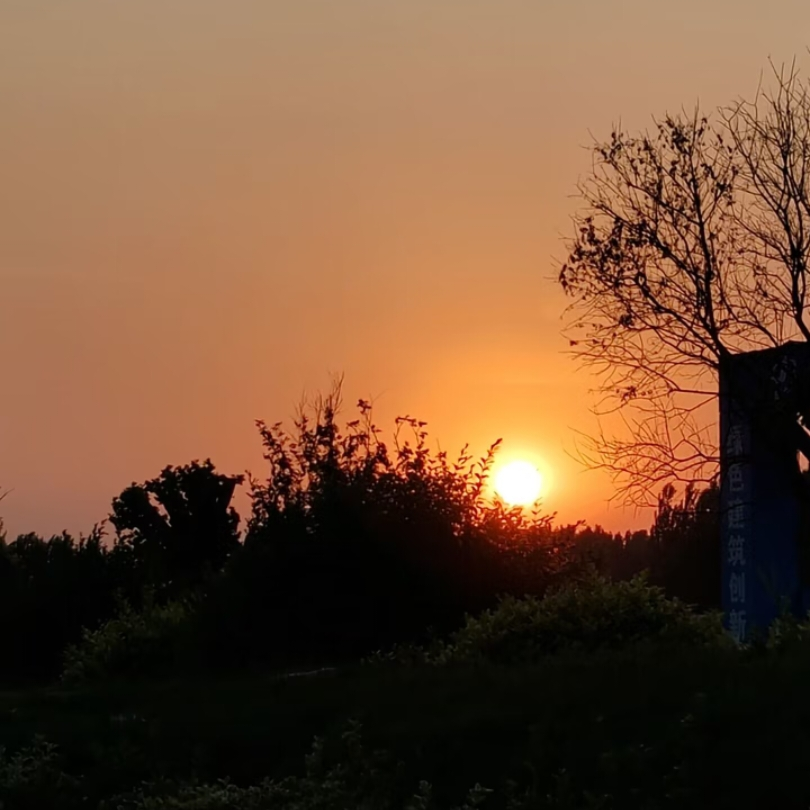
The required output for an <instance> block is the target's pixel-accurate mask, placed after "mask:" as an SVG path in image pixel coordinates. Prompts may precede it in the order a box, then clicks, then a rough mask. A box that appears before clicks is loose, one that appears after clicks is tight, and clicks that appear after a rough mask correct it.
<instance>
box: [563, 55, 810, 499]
mask: <svg viewBox="0 0 810 810" xmlns="http://www.w3.org/2000/svg"><path fill="white" fill-rule="evenodd" d="M770 85H771V86H772V88H773V89H771V90H768V89H763V86H762V85H761V86H760V88H759V90H758V91H757V93H756V94H755V95H754V97H753V100H751V101H746V100H738V101H736V102H734V103H732V104H730V105H728V106H726V107H722V108H720V109H718V110H717V111H716V112H715V113H714V114H713V115H705V114H703V113H702V112H701V111H700V109H699V108H697V107H696V108H695V109H694V111H691V112H686V111H681V112H679V113H678V114H676V115H666V116H664V118H663V119H661V120H655V121H654V125H653V127H652V128H651V130H649V131H644V132H639V133H635V134H633V133H628V132H625V131H623V130H622V129H621V128H615V129H614V131H613V132H611V134H610V137H609V138H608V139H607V140H606V141H603V142H599V141H596V142H595V143H594V144H593V147H592V149H593V164H592V169H591V171H590V173H589V175H588V177H587V178H586V179H585V181H584V182H582V183H581V184H580V185H579V196H580V200H581V207H580V210H579V212H578V213H577V215H576V216H575V218H574V236H573V238H571V239H570V240H569V241H568V243H567V250H568V258H567V259H566V261H565V262H564V263H563V265H562V266H561V268H560V271H559V282H560V284H561V285H562V287H563V289H564V290H565V291H566V293H567V294H568V295H569V296H570V297H571V298H572V303H571V305H570V306H569V308H568V310H567V317H568V322H567V325H566V329H567V334H568V336H569V338H570V347H571V351H572V353H573V354H574V355H575V356H576V357H577V358H578V359H579V360H580V361H581V362H582V363H583V364H584V365H585V366H587V367H589V368H590V369H591V370H592V371H593V372H594V373H595V374H596V376H597V378H598V380H599V384H598V388H597V393H598V402H597V405H596V408H595V412H596V413H597V415H600V416H601V415H604V414H606V413H610V412H618V413H620V414H621V416H622V420H623V425H624V428H625V431H624V434H623V435H622V436H611V435H606V434H605V433H603V432H601V429H600V432H598V433H597V434H596V435H593V436H588V437H586V448H585V450H584V451H583V453H582V456H581V460H582V461H583V463H585V464H587V465H588V466H592V467H597V468H602V469H605V470H607V471H608V472H609V473H610V474H611V475H612V476H613V478H614V481H615V483H616V486H617V497H618V498H619V499H620V500H621V501H623V502H625V503H628V504H633V505H642V504H643V505H654V504H655V503H656V500H657V495H658V491H659V490H660V488H661V486H662V485H663V484H665V483H667V482H672V481H690V480H697V481H710V480H711V479H712V477H713V476H714V475H715V474H716V471H717V464H718V450H717V430H716V416H717V414H716V410H717V408H716V401H715V400H716V391H717V373H718V368H719V364H720V361H721V358H723V357H724V356H727V355H729V354H734V353H738V352H743V351H749V350H754V349H762V348H767V347H773V346H780V345H782V344H784V343H786V342H787V341H790V340H810V325H809V324H808V321H807V312H806V309H807V304H808V302H807V282H808V258H809V257H810V92H808V84H807V82H806V81H805V80H803V79H802V78H801V77H800V76H799V75H798V72H797V70H796V67H795V64H792V65H790V66H782V67H780V68H777V67H775V66H774V65H771V76H770Z"/></svg>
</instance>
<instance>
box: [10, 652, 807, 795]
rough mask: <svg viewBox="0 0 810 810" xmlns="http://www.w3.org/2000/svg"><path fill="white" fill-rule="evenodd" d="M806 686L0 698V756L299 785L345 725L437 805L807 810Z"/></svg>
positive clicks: (111, 771) (608, 683)
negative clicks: (515, 801) (565, 797)
mask: <svg viewBox="0 0 810 810" xmlns="http://www.w3.org/2000/svg"><path fill="white" fill-rule="evenodd" d="M809 682H810V661H807V660H805V659H804V658H797V657H786V656H782V657H779V656H775V655H770V656H764V655H763V656H744V655H742V654H740V653H737V652H730V651H721V650H691V651H688V652H684V653H683V654H677V653H673V652H672V651H670V652H669V653H668V654H667V655H662V654H660V652H658V651H656V649H653V648H643V647H640V648H636V649H632V650H625V651H621V652H614V653H600V654H590V655H579V656H572V655H562V656H558V657H555V658H553V659H550V660H549V661H548V662H547V663H545V664H543V665H535V666H519V667H518V666H514V667H508V668H506V667H502V668H497V667H477V668H474V667H456V668H452V667H449V668H429V667H414V668H403V667H389V668H375V667H355V668H348V669H344V670H341V671H339V672H336V673H325V674H322V675H318V676H315V677H301V678H292V679H279V678H277V677H273V676H270V675H266V674H256V673H254V674H252V675H249V676H242V677H239V678H222V679H218V680H210V679H202V678H201V679H199V680H196V681H195V680H188V679H184V680H182V681H172V680H162V681H153V682H138V681H119V682H112V683H107V684H104V685H101V686H93V687H85V688H81V689H79V688H76V689H67V688H51V689H41V690H34V691H27V692H12V693H0V744H3V745H7V746H9V747H12V748H13V747H15V746H18V745H20V744H22V743H23V742H25V741H28V740H30V739H31V737H32V736H33V735H37V734H39V735H43V736H44V737H45V738H46V739H48V740H49V741H52V742H54V743H56V744H57V745H58V746H59V747H60V750H61V751H62V752H63V753H64V755H65V769H66V770H67V771H68V772H70V773H76V774H81V775H82V776H83V777H84V779H85V780H86V781H87V783H88V784H90V785H92V786H93V787H94V790H95V791H97V792H98V793H99V794H100V795H102V794H103V795H108V794H111V793H113V792H115V791H118V790H123V789H126V788H128V787H129V786H131V785H132V784H134V783H135V782H137V781H138V780H140V779H147V778H156V777H159V776H171V777H176V778H188V777H190V776H193V775H196V776H198V777H200V778H201V779H204V780H213V779H216V778H220V777H225V776H228V777H230V778H232V779H233V781H235V782H236V783H241V784H247V783H252V782H256V781H258V780H260V779H262V778H264V777H267V776H270V777H281V776H286V775H289V774H292V773H299V772H301V770H302V766H303V760H304V755H305V754H306V753H307V751H308V750H309V748H310V745H311V743H312V739H313V737H315V736H316V735H324V736H325V737H326V738H327V740H329V739H335V738H336V737H337V736H338V735H339V733H340V731H341V730H342V729H343V728H344V727H345V724H346V722H347V721H348V720H350V719H356V720H358V721H360V722H361V723H362V724H363V729H364V739H365V740H366V742H367V744H368V745H369V747H371V748H384V749H386V750H388V751H390V752H391V753H392V754H393V755H394V757H395V758H397V759H400V760H402V761H403V763H404V767H405V771H406V773H407V775H408V776H409V777H410V778H412V779H413V781H414V784H416V782H417V781H418V780H420V779H425V780H427V781H429V782H431V783H433V785H434V789H435V793H436V796H437V798H438V799H440V800H442V801H446V802H447V804H448V805H449V803H450V802H451V801H458V799H459V797H460V796H462V795H463V793H464V792H465V791H466V790H467V789H468V788H469V787H470V786H471V785H472V784H474V783H476V782H480V783H481V784H483V785H486V786H487V787H493V788H501V787H502V786H503V785H504V784H505V782H506V781H507V780H508V779H516V780H518V781H519V782H521V783H522V784H525V785H528V786H531V785H534V789H535V791H536V793H537V795H538V796H546V795H547V794H554V793H555V791H557V792H559V791H560V790H564V789H565V787H564V784H567V783H568V782H570V783H571V784H573V785H575V786H576V789H577V790H578V791H591V792H593V793H595V794H596V795H609V796H611V797H614V798H613V801H614V802H615V806H617V807H622V808H625V807H626V808H632V807H639V808H641V807H650V806H656V807H657V806H662V807H663V806H667V807H669V806H673V807H675V806H684V807H686V806H689V807H695V806H706V807H709V806H711V807H712V808H724V807H729V808H731V807H735V808H747V807H752V808H753V807H766V806H779V807H780V809H781V810H784V809H785V808H792V807H797V808H798V807H802V808H804V810H806V807H807V805H808V803H810V777H808V778H805V771H806V768H807V764H808V763H810V691H808V688H807V684H808V683H809ZM561 784H562V785H563V787H561ZM679 791H680V792H683V791H687V793H688V796H687V794H684V795H685V796H686V798H683V802H684V803H683V804H678V801H680V800H679V799H678V796H679V795H680V793H679ZM645 797H646V798H645ZM652 799H655V801H658V802H659V804H645V803H644V802H645V801H649V800H652ZM687 799H688V800H687ZM661 802H663V804H660V803H661ZM538 806H540V805H538ZM543 806H545V805H543ZM549 806H552V805H549ZM558 806H563V805H559V804H558ZM565 806H568V805H565ZM571 806H574V805H571ZM583 806H584V805H583ZM611 806H614V805H611Z"/></svg>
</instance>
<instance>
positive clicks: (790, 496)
mask: <svg viewBox="0 0 810 810" xmlns="http://www.w3.org/2000/svg"><path fill="white" fill-rule="evenodd" d="M809 382H810V344H807V343H788V344H786V345H784V346H781V347H779V348H775V349H765V350H762V351H756V352H747V353H745V354H738V355H734V356H732V357H728V358H725V359H724V361H723V363H721V367H720V476H721V481H720V504H721V514H720V520H721V553H722V560H721V571H722V577H723V581H722V600H723V615H724V620H725V626H726V628H727V629H728V631H729V633H730V634H731V635H732V636H733V637H734V638H735V639H736V640H737V641H740V642H744V641H748V640H750V639H751V637H752V635H753V634H756V633H759V634H762V633H765V632H766V631H767V629H768V627H769V626H770V624H771V623H772V622H773V620H774V619H775V618H776V617H777V616H779V615H780V614H781V613H783V612H791V613H793V614H794V615H798V616H801V615H803V614H804V613H805V612H806V610H807V605H810V592H809V591H808V588H807V583H805V582H803V581H802V576H801V572H800V554H799V546H800V543H801V542H803V540H804V538H803V533H806V528H804V526H806V523H805V524H803V510H806V509H807V507H808V499H807V496H806V494H804V493H805V492H806V491H807V490H806V487H805V488H803V485H802V477H801V473H800V468H799V460H798V453H799V450H800V445H801V444H802V443H801V441H800V438H801V437H800V436H799V432H800V431H801V430H802V429H801V428H800V427H799V414H800V413H801V412H806V411H807V406H808V404H810V402H805V399H806V398H807V392H808V389H810V385H809V384H808V383H809ZM801 449H805V451H806V446H805V445H802V446H801ZM807 514H808V513H807V512H806V511H805V512H804V516H806V515H807Z"/></svg>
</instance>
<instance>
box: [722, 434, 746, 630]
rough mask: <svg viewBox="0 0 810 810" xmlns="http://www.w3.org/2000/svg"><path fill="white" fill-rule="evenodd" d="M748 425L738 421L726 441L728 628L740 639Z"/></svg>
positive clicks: (743, 601)
mask: <svg viewBox="0 0 810 810" xmlns="http://www.w3.org/2000/svg"><path fill="white" fill-rule="evenodd" d="M749 443H750V436H749V435H748V430H747V425H745V424H744V423H742V422H737V423H735V424H732V425H731V426H730V427H729V430H728V435H727V437H726V443H725V448H724V450H725V456H726V459H727V466H726V481H725V486H726V492H727V500H726V506H727V508H726V511H725V516H724V519H725V527H724V528H725V532H724V535H725V538H726V543H725V560H724V562H725V565H724V579H725V581H724V583H723V585H724V589H725V591H726V594H725V596H726V599H725V602H726V604H727V605H728V611H727V617H728V629H729V631H730V633H731V635H732V636H733V637H734V639H735V640H736V641H738V642H741V641H744V640H745V638H746V630H747V621H748V610H747V601H746V576H747V574H748V557H749V556H750V555H749V554H748V540H749V537H748V533H749V528H750V505H751V492H750V487H749V480H750V479H749V476H748V475H747V470H746V461H745V457H746V455H747V454H748V452H749Z"/></svg>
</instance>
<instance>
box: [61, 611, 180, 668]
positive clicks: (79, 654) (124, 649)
mask: <svg viewBox="0 0 810 810" xmlns="http://www.w3.org/2000/svg"><path fill="white" fill-rule="evenodd" d="M193 609H194V602H193V600H191V599H190V598H187V599H184V600H180V601H174V602H169V603H167V604H165V605H161V604H157V603H156V602H155V601H154V600H153V599H152V598H150V597H148V596H147V598H146V600H145V603H144V607H143V609H142V610H140V611H136V610H135V609H134V608H133V607H132V605H131V604H130V603H129V602H126V601H121V602H120V604H119V611H118V614H117V616H116V617H115V618H113V619H110V620H109V621H108V622H106V623H105V624H103V625H102V626H101V627H99V628H98V629H97V630H85V631H84V633H83V639H82V641H81V642H80V643H79V644H75V645H71V646H69V647H68V648H67V650H66V651H65V657H64V669H63V672H62V680H63V681H65V682H67V683H77V682H81V681H92V680H99V679H104V678H109V677H116V676H127V675H143V674H153V673H155V672H160V671H163V670H165V669H167V668H169V667H171V666H172V665H174V664H177V663H179V660H180V657H181V653H182V651H183V650H182V643H183V641H184V639H185V637H186V633H187V631H188V627H189V623H190V619H191V616H192V614H193Z"/></svg>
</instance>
